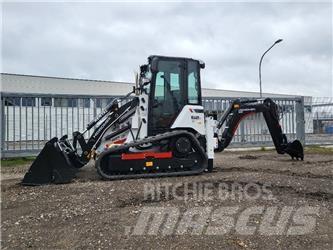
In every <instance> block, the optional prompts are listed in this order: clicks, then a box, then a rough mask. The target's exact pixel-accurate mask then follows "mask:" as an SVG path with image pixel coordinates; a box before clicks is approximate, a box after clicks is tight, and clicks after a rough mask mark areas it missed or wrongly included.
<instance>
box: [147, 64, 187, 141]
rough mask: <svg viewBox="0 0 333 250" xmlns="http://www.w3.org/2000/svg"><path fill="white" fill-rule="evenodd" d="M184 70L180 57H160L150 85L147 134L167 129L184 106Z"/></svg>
mask: <svg viewBox="0 0 333 250" xmlns="http://www.w3.org/2000/svg"><path fill="white" fill-rule="evenodd" d="M184 70H185V63H184V60H181V59H167V58H165V59H164V58H163V59H160V60H159V62H158V71H157V72H156V73H155V74H154V75H153V78H152V84H151V87H150V101H149V119H148V120H149V122H148V135H156V134H159V133H163V132H165V131H168V130H169V129H170V127H171V125H172V123H173V122H174V120H175V119H176V118H177V116H178V114H179V112H180V111H181V110H182V108H183V106H184V100H185V96H184V94H185V89H184V84H183V83H184Z"/></svg>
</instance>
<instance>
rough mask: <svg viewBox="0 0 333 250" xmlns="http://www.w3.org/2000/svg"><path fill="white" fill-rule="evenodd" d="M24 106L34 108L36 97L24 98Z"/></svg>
mask: <svg viewBox="0 0 333 250" xmlns="http://www.w3.org/2000/svg"><path fill="white" fill-rule="evenodd" d="M22 106H28V107H34V106H36V98H34V97H23V98H22Z"/></svg>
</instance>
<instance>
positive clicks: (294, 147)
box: [285, 140, 304, 160]
mask: <svg viewBox="0 0 333 250" xmlns="http://www.w3.org/2000/svg"><path fill="white" fill-rule="evenodd" d="M285 152H286V153H287V154H289V155H290V156H291V158H293V159H294V158H296V159H297V160H298V159H301V160H303V159H304V150H303V146H302V143H301V142H300V141H299V140H295V141H293V142H289V143H288V144H287V147H286V149H285Z"/></svg>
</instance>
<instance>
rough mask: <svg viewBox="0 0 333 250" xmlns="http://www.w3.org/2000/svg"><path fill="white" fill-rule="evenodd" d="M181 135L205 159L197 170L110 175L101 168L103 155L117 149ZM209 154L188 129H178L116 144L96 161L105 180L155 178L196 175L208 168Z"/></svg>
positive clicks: (104, 155) (98, 169)
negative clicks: (188, 139) (192, 144)
mask: <svg viewBox="0 0 333 250" xmlns="http://www.w3.org/2000/svg"><path fill="white" fill-rule="evenodd" d="M179 135H185V136H187V137H189V138H190V139H191V141H192V143H194V148H195V149H196V152H198V153H200V154H201V157H202V159H203V164H202V166H201V167H200V168H198V169H195V170H187V171H177V172H161V173H148V174H146V173H142V174H126V175H109V174H106V173H104V172H103V170H102V169H101V160H102V159H103V157H107V156H108V155H109V154H113V153H117V151H121V150H124V149H128V148H131V147H136V146H139V145H141V144H146V143H152V142H156V141H160V140H163V139H167V138H172V137H174V136H179ZM207 161H208V158H207V155H206V152H205V150H204V149H203V148H202V147H201V145H200V143H199V141H198V140H197V138H196V137H195V136H194V135H193V134H192V133H189V132H187V131H186V130H176V131H172V132H166V133H163V134H160V135H156V136H151V137H147V138H145V139H143V140H140V141H135V142H130V143H125V144H123V145H120V146H115V147H113V148H111V149H109V150H107V151H104V152H103V153H101V154H100V156H99V157H98V160H97V161H96V168H97V173H98V174H99V175H100V176H101V177H102V178H103V179H105V180H119V179H135V178H153V177H164V176H185V175H195V174H200V173H202V172H203V171H204V170H205V169H206V168H207Z"/></svg>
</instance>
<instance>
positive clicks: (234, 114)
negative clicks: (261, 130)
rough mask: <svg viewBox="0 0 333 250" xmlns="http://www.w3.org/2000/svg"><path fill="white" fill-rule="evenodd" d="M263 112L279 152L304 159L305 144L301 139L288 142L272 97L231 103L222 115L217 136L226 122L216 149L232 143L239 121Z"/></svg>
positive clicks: (238, 100) (221, 148) (216, 132)
mask: <svg viewBox="0 0 333 250" xmlns="http://www.w3.org/2000/svg"><path fill="white" fill-rule="evenodd" d="M255 113H262V114H263V116H264V118H265V121H266V124H267V127H268V130H269V132H270V134H271V137H272V140H273V143H274V146H275V148H276V151H277V153H279V154H285V153H286V154H289V155H290V156H291V157H292V158H293V159H294V158H296V159H297V160H298V159H300V160H303V159H304V151H303V146H302V144H301V142H300V141H299V140H295V141H293V142H288V140H287V136H286V135H285V134H284V133H283V132H282V128H281V125H280V123H279V109H278V106H277V104H276V103H274V101H273V100H272V99H270V98H266V99H265V100H264V101H263V102H260V100H256V99H253V100H240V99H237V100H235V101H233V102H232V103H231V105H230V106H229V108H228V109H227V110H226V111H225V112H224V114H223V116H222V117H221V119H220V121H219V123H218V125H217V128H216V131H215V136H216V137H218V132H219V130H220V129H221V127H222V126H223V124H224V123H225V124H226V125H225V128H224V131H223V132H222V136H221V137H220V139H219V140H218V148H217V150H216V151H219V152H221V151H223V150H224V149H225V148H226V147H228V145H229V144H230V142H231V140H232V138H233V136H234V134H235V132H236V130H237V127H238V125H239V123H240V122H241V121H242V120H243V119H244V118H246V117H247V116H249V115H252V114H255Z"/></svg>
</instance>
